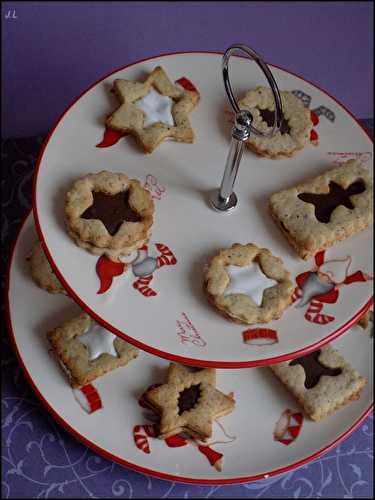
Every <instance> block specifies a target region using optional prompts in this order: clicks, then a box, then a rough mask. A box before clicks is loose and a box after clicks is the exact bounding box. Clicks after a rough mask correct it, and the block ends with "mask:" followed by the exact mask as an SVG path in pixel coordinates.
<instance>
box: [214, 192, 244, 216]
mask: <svg viewBox="0 0 375 500" xmlns="http://www.w3.org/2000/svg"><path fill="white" fill-rule="evenodd" d="M210 202H211V206H212V208H214V209H215V210H217V211H218V212H221V213H229V212H232V211H233V210H234V209H235V208H236V207H237V204H238V199H237V196H236V193H234V192H232V194H231V195H230V196H229V198H227V199H225V198H222V197H221V196H220V189H217V190H216V191H215V192H214V193H213V194H212V195H211V198H210Z"/></svg>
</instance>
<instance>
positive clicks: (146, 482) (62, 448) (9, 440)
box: [1, 120, 373, 498]
mask: <svg viewBox="0 0 375 500" xmlns="http://www.w3.org/2000/svg"><path fill="white" fill-rule="evenodd" d="M372 124H373V121H372V120H367V121H365V126H367V127H368V128H369V129H370V130H372ZM42 141H43V138H42V137H34V138H29V139H8V140H5V141H3V142H2V179H1V187H2V215H1V244H2V252H1V264H2V273H1V283H2V286H3V287H4V281H5V271H6V265H7V261H8V258H9V253H10V249H11V246H12V244H13V241H14V239H15V236H16V234H17V231H18V229H19V227H20V224H21V222H22V220H23V218H24V217H25V216H26V215H27V213H28V211H29V209H30V207H31V187H32V175H33V168H34V166H35V162H36V158H37V155H38V152H39V150H40V147H41V144H42ZM2 325H3V335H2V337H1V347H2V353H3V355H2V362H1V370H2V420H1V426H2V496H3V497H4V498H116V497H121V498H132V497H133V498H206V497H207V498H208V497H212V498H255V497H256V498H316V497H321V498H370V497H372V496H373V476H372V465H373V464H372V462H373V446H372V442H373V440H372V437H373V415H372V414H371V415H370V416H369V417H368V418H367V419H366V420H365V421H364V423H363V424H362V425H361V427H360V428H359V429H357V430H356V431H355V432H354V433H353V434H352V435H351V436H350V437H349V438H348V439H346V440H345V441H344V442H342V443H341V444H340V445H339V446H337V447H336V448H334V449H333V450H332V451H330V452H329V453H327V454H326V455H324V456H323V457H321V458H320V459H318V460H315V461H314V462H311V463H310V464H308V465H306V466H304V467H302V468H300V469H297V470H294V471H291V472H288V473H286V474H283V475H280V476H276V477H272V478H269V479H265V480H262V481H257V482H253V483H248V484H243V485H233V486H195V485H183V484H178V483H174V482H168V481H162V480H159V479H154V478H151V477H149V476H145V475H142V474H139V473H136V472H133V471H131V470H129V469H124V468H123V467H121V466H119V465H116V464H114V463H113V462H110V461H108V460H106V459H104V458H102V457H100V456H99V455H97V454H95V453H94V452H92V451H91V450H90V449H88V448H87V447H86V446H84V445H82V444H81V443H79V442H78V441H77V440H76V439H75V438H73V437H72V436H71V435H70V434H68V433H67V432H66V431H65V430H64V429H62V428H61V427H60V426H59V425H58V424H57V423H56V422H55V421H54V420H53V418H52V417H51V416H50V415H49V414H48V412H47V411H46V410H45V409H44V407H43V406H42V404H41V403H40V402H39V400H38V399H37V397H36V396H35V394H34V392H33V391H32V389H31V388H30V387H29V385H28V383H27V382H26V379H25V377H24V375H23V372H22V370H21V368H20V366H19V364H18V362H17V359H16V356H15V354H14V352H13V349H12V347H11V344H10V341H9V337H8V336H7V335H6V326H5V318H4V305H3V304H2Z"/></svg>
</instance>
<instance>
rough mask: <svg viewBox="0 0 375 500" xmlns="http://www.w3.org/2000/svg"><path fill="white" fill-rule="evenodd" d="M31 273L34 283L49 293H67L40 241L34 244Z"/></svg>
mask: <svg viewBox="0 0 375 500" xmlns="http://www.w3.org/2000/svg"><path fill="white" fill-rule="evenodd" d="M30 271H31V277H32V279H33V281H34V282H35V283H36V284H37V285H38V286H39V287H40V288H43V290H46V291H47V292H49V293H63V294H66V291H65V289H64V287H63V286H62V284H61V283H60V281H59V280H58V278H57V276H56V274H55V273H54V272H53V271H52V268H51V266H50V264H49V262H48V260H47V257H46V254H45V253H44V250H43V248H42V244H41V243H40V241H39V240H36V241H35V242H34V244H33V247H32V250H31V256H30Z"/></svg>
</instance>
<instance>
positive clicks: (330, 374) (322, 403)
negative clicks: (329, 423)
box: [270, 345, 367, 421]
mask: <svg viewBox="0 0 375 500" xmlns="http://www.w3.org/2000/svg"><path fill="white" fill-rule="evenodd" d="M270 368H271V370H272V371H273V373H274V374H275V375H276V376H277V377H278V378H279V379H280V380H281V382H282V383H283V384H284V385H285V387H286V388H287V389H288V390H289V391H290V392H291V393H292V394H293V396H294V397H295V398H297V400H298V401H299V403H300V404H301V406H302V407H303V409H304V411H305V412H306V414H307V415H308V416H309V417H310V418H311V419H312V420H315V421H318V420H321V419H322V418H324V417H326V416H328V415H330V414H332V413H334V412H335V411H336V410H338V409H339V408H341V407H342V406H344V405H346V404H347V403H349V402H350V401H354V400H356V399H358V398H359V397H360V394H361V391H362V389H363V387H364V386H365V385H366V383H367V380H366V379H365V378H364V377H362V376H361V375H360V374H359V373H358V372H357V371H356V370H354V369H353V368H352V367H351V366H350V365H349V363H348V362H346V361H345V359H344V358H342V357H341V356H340V355H339V354H338V352H337V351H336V350H335V349H333V347H331V346H329V345H328V346H325V347H322V348H321V349H320V350H318V351H315V352H313V353H311V354H308V355H306V356H303V357H301V358H298V359H294V360H293V361H284V362H283V363H279V364H277V365H272V366H271V367H270Z"/></svg>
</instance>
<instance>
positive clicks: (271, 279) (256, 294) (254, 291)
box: [205, 243, 293, 325]
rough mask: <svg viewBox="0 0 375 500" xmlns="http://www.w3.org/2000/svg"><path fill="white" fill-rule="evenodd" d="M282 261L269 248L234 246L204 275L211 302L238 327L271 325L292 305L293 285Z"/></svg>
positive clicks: (222, 251)
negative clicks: (260, 324) (270, 322)
mask: <svg viewBox="0 0 375 500" xmlns="http://www.w3.org/2000/svg"><path fill="white" fill-rule="evenodd" d="M289 277H290V275H289V272H288V271H287V270H286V269H285V268H284V266H283V262H282V260H281V259H280V258H278V257H275V256H273V255H272V253H271V252H270V251H269V250H267V249H266V248H258V247H257V246H256V245H253V244H251V243H248V244H247V245H240V244H239V243H235V244H234V245H232V247H231V248H229V249H227V250H221V251H220V252H219V254H218V255H216V256H215V257H213V259H212V260H211V262H210V264H209V266H208V269H207V272H206V274H205V290H206V292H207V296H208V299H209V301H210V302H211V303H212V304H213V305H214V306H215V307H216V308H217V309H218V310H219V311H220V312H221V313H223V314H224V315H225V316H226V317H227V318H229V319H231V320H232V321H235V322H237V323H245V324H249V325H251V324H254V323H268V322H269V321H271V320H273V319H278V318H280V316H281V315H282V313H283V311H284V310H285V309H286V308H287V306H288V305H289V304H290V303H291V297H292V293H293V283H292V282H291V281H290V279H289Z"/></svg>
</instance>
